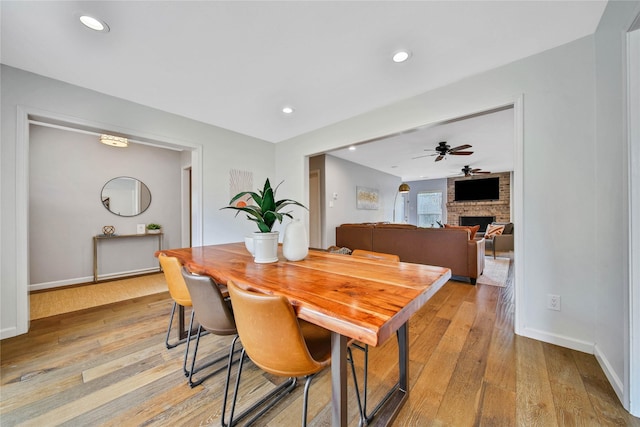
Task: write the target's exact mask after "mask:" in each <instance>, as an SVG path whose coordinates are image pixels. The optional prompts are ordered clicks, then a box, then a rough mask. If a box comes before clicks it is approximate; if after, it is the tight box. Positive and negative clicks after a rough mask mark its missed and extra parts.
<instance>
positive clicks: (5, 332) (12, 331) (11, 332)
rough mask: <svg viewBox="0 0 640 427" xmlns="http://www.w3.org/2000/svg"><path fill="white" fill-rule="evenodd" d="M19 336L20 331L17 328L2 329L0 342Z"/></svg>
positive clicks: (0, 330)
mask: <svg viewBox="0 0 640 427" xmlns="http://www.w3.org/2000/svg"><path fill="white" fill-rule="evenodd" d="M16 335H18V329H17V328H15V327H11V328H4V329H0V340H3V339H5V338H11V337H15V336H16Z"/></svg>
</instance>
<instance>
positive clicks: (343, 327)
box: [156, 243, 451, 346]
mask: <svg viewBox="0 0 640 427" xmlns="http://www.w3.org/2000/svg"><path fill="white" fill-rule="evenodd" d="M160 253H164V254H165V255H167V256H172V257H176V258H178V260H180V262H181V263H182V264H183V265H184V266H185V267H186V268H187V269H188V270H190V271H191V272H193V273H196V274H203V275H208V276H210V277H212V278H213V279H214V280H215V281H216V282H217V283H218V284H220V285H225V284H226V283H227V282H228V281H229V280H233V281H234V282H235V283H236V284H237V285H238V286H240V287H242V288H245V289H249V290H254V291H258V292H262V293H267V294H278V295H283V296H285V297H286V298H287V299H288V300H289V301H290V302H291V304H292V305H293V307H294V310H295V311H296V314H297V316H298V317H299V318H301V319H304V320H307V321H309V322H311V323H314V324H316V325H319V326H322V327H324V328H326V329H329V330H331V331H333V332H337V333H339V334H341V335H344V336H346V337H349V338H353V339H357V340H359V341H361V342H362V343H365V344H369V345H372V346H378V345H381V344H383V343H384V342H385V341H386V340H387V339H389V338H390V337H391V336H393V335H394V334H395V331H397V330H398V328H399V327H400V326H402V325H403V324H405V323H406V322H407V321H408V320H409V318H410V317H411V315H412V314H413V313H414V312H416V311H417V310H418V309H419V308H420V307H422V305H424V304H425V303H426V302H427V300H428V299H429V298H431V296H433V295H434V294H435V293H436V292H437V291H438V290H439V289H440V288H441V287H442V286H443V285H444V284H445V283H446V282H447V280H449V278H450V277H451V270H450V269H448V268H444V267H435V266H429V265H423V264H413V263H406V262H400V263H398V262H393V261H381V260H370V259H367V258H359V257H353V256H349V255H342V254H333V253H329V252H326V251H322V250H314V249H310V250H309V253H308V255H307V256H306V257H305V259H304V260H302V261H288V260H287V259H286V258H284V256H283V255H282V246H281V245H280V247H279V249H278V262H274V263H269V264H259V263H256V262H254V260H253V256H252V255H251V254H250V253H249V252H248V251H247V249H246V248H245V245H244V243H228V244H220V245H210V246H199V247H192V248H181V249H164V250H160V251H158V252H156V256H158V254H160Z"/></svg>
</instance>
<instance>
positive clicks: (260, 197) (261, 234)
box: [221, 178, 307, 263]
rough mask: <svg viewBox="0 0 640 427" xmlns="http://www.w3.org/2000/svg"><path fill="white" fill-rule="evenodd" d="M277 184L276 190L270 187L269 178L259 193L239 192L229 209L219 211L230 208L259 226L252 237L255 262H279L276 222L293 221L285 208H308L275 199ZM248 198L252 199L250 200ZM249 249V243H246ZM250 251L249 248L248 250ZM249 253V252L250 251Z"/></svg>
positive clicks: (294, 202) (297, 203)
mask: <svg viewBox="0 0 640 427" xmlns="http://www.w3.org/2000/svg"><path fill="white" fill-rule="evenodd" d="M281 184H282V182H281V183H280V184H278V185H277V186H276V188H271V183H270V182H269V178H267V180H266V181H265V183H264V187H263V189H262V190H259V192H258V193H255V192H253V191H242V192H240V193H238V194H236V195H235V196H234V197H233V198H232V199H231V201H230V202H229V206H225V207H223V208H221V209H233V210H235V211H237V212H236V216H237V215H238V214H239V213H240V212H244V213H246V214H247V219H248V220H249V221H253V222H255V223H256V225H257V226H258V230H259V231H258V232H255V233H254V234H253V245H252V247H253V255H254V260H255V262H258V263H268V262H276V261H278V234H279V233H278V232H277V231H272V230H273V226H274V225H275V223H276V221H278V222H279V223H282V219H283V218H284V217H289V218H292V219H293V216H292V215H291V211H288V212H283V211H282V210H283V209H284V208H285V207H287V206H300V207H302V208H304V209H307V208H306V206H304V205H303V204H302V203H299V202H296V201H295V200H291V199H282V200H276V191H277V190H278V187H280V185H281ZM247 196H251V197H250V199H249V200H246V199H247ZM247 245H248V246H249V245H250V243H247ZM248 249H249V247H248ZM250 251H251V250H250Z"/></svg>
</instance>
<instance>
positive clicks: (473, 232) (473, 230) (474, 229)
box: [444, 224, 480, 240]
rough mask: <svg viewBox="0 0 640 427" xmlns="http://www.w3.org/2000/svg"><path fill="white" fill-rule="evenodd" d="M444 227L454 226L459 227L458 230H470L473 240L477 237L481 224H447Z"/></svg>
mask: <svg viewBox="0 0 640 427" xmlns="http://www.w3.org/2000/svg"><path fill="white" fill-rule="evenodd" d="M444 228H454V229H458V230H469V240H473V239H474V238H475V237H476V233H477V232H478V230H480V226H479V225H472V226H464V225H450V224H445V225H444Z"/></svg>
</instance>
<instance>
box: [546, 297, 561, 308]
mask: <svg viewBox="0 0 640 427" xmlns="http://www.w3.org/2000/svg"><path fill="white" fill-rule="evenodd" d="M547 308H548V309H549V310H555V311H560V295H552V294H548V295H547Z"/></svg>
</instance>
